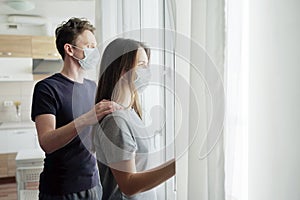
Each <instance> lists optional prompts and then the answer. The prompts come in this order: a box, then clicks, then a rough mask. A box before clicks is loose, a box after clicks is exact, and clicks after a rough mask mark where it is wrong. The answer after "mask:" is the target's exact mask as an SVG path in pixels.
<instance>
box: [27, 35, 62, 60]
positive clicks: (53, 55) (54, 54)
mask: <svg viewBox="0 0 300 200" xmlns="http://www.w3.org/2000/svg"><path fill="white" fill-rule="evenodd" d="M32 58H34V59H60V56H59V53H58V51H57V49H56V45H55V37H49V36H32Z"/></svg>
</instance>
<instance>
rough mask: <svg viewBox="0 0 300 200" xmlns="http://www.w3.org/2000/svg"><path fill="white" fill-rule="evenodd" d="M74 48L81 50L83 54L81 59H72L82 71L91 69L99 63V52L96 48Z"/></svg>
mask: <svg viewBox="0 0 300 200" xmlns="http://www.w3.org/2000/svg"><path fill="white" fill-rule="evenodd" d="M72 46H74V45H72ZM74 47H76V48H78V49H81V50H83V54H84V58H83V59H79V58H76V57H75V56H73V58H75V59H76V60H78V62H79V64H80V66H81V67H82V68H83V69H84V70H89V69H93V68H95V67H96V66H97V65H98V63H99V61H100V52H99V50H98V48H84V49H82V48H80V47H77V46H74Z"/></svg>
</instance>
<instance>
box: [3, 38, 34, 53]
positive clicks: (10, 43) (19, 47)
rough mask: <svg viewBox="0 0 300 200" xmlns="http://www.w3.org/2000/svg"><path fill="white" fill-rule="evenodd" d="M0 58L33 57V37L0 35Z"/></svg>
mask: <svg viewBox="0 0 300 200" xmlns="http://www.w3.org/2000/svg"><path fill="white" fill-rule="evenodd" d="M0 57H26V58H27V57H31V36H23V35H22V36H21V35H0Z"/></svg>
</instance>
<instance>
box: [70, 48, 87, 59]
mask: <svg viewBox="0 0 300 200" xmlns="http://www.w3.org/2000/svg"><path fill="white" fill-rule="evenodd" d="M70 45H71V46H72V47H75V48H76V49H80V50H82V51H83V52H84V49H82V48H80V47H77V46H75V45H73V44H70ZM83 55H84V54H83ZM72 57H73V58H75V59H76V60H78V61H79V60H82V59H79V58H77V57H76V56H74V55H72ZM84 58H85V55H84ZM84 58H83V59H84Z"/></svg>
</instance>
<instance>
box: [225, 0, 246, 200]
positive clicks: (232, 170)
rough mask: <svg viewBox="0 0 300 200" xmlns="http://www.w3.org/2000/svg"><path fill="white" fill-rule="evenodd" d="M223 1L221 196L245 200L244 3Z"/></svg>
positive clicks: (242, 0) (240, 0)
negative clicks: (225, 3)
mask: <svg viewBox="0 0 300 200" xmlns="http://www.w3.org/2000/svg"><path fill="white" fill-rule="evenodd" d="M247 2H248V1H247V0H227V15H226V16H227V38H226V41H227V47H226V50H227V51H226V55H227V56H226V58H227V59H226V76H225V77H226V79H225V85H226V97H227V98H226V123H225V137H224V138H225V139H224V144H225V193H226V200H248V4H247Z"/></svg>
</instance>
